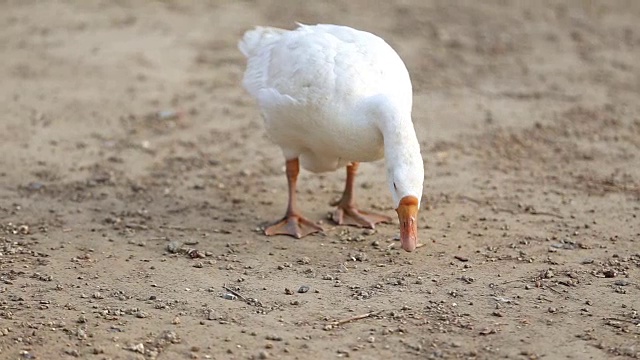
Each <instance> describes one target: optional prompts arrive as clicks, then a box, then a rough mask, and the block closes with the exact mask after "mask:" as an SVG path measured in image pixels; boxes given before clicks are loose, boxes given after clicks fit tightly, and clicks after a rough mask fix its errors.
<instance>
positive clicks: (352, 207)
mask: <svg viewBox="0 0 640 360" xmlns="http://www.w3.org/2000/svg"><path fill="white" fill-rule="evenodd" d="M359 165H360V163H357V162H353V163H351V164H349V165H348V166H347V182H346V183H345V186H344V192H343V193H342V198H340V200H338V201H337V202H335V203H333V204H331V205H334V206H338V208H337V209H336V210H335V211H334V213H333V221H335V222H336V223H337V224H338V225H353V226H358V227H367V228H371V229H373V228H374V227H375V224H377V223H381V222H391V217H389V216H385V215H380V214H375V213H371V212H368V211H364V210H358V209H357V208H356V203H355V200H354V190H353V189H354V180H355V177H356V172H357V171H358V166H359Z"/></svg>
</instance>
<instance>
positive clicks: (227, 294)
mask: <svg viewBox="0 0 640 360" xmlns="http://www.w3.org/2000/svg"><path fill="white" fill-rule="evenodd" d="M222 297H223V298H224V299H225V300H235V299H237V298H238V297H237V296H235V295H233V294H231V293H226V294H224V295H223V296H222Z"/></svg>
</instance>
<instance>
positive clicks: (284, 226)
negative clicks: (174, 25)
mask: <svg viewBox="0 0 640 360" xmlns="http://www.w3.org/2000/svg"><path fill="white" fill-rule="evenodd" d="M299 172H300V163H299V162H298V159H297V158H296V159H293V160H287V182H288V184H289V203H288V205H287V212H286V214H285V215H284V218H282V220H280V221H278V222H277V223H275V224H273V225H271V226H269V227H267V228H266V229H265V230H264V233H265V235H268V236H271V235H289V236H293V237H295V238H298V239H300V238H301V237H303V236H307V235H309V234H313V233H315V232H319V231H322V228H321V227H320V226H318V225H316V223H314V222H313V221H311V220H309V219H307V218H305V217H303V216H302V215H300V214H299V213H298V211H297V209H296V183H297V181H298V173H299Z"/></svg>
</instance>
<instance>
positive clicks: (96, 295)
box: [93, 291, 104, 299]
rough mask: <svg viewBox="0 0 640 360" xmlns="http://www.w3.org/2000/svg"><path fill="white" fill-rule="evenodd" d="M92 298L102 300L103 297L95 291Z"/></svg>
mask: <svg viewBox="0 0 640 360" xmlns="http://www.w3.org/2000/svg"><path fill="white" fill-rule="evenodd" d="M93 298H94V299H104V296H103V295H102V294H101V293H100V292H99V291H96V292H94V293H93Z"/></svg>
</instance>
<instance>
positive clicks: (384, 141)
mask: <svg viewBox="0 0 640 360" xmlns="http://www.w3.org/2000/svg"><path fill="white" fill-rule="evenodd" d="M238 47H239V49H240V51H241V52H242V53H243V54H244V55H245V56H246V57H247V59H248V64H247V70H246V72H245V75H244V80H243V85H244V87H245V88H246V90H247V91H248V92H249V94H251V95H252V96H253V97H254V98H255V99H256V100H257V102H258V105H259V107H260V110H261V113H262V117H263V119H264V122H265V127H266V130H267V133H268V135H269V136H270V138H271V139H272V140H273V141H274V142H275V143H276V144H278V145H279V146H280V147H281V148H282V152H283V154H284V157H285V159H286V173H287V180H288V184H289V203H288V207H287V211H286V215H285V217H284V218H283V219H282V220H280V221H279V222H277V223H275V224H273V225H271V226H269V227H267V228H266V229H265V234H266V235H276V234H285V235H291V236H294V237H296V238H300V237H303V236H305V235H308V234H311V233H314V232H318V231H322V228H321V227H320V226H318V225H317V224H316V223H314V222H312V221H310V220H308V219H306V218H305V217H303V216H302V215H300V213H299V212H298V211H297V208H296V180H297V177H298V172H299V164H301V165H302V167H303V168H305V169H307V170H310V171H312V172H325V171H332V170H336V169H338V168H340V167H342V166H346V168H347V181H346V185H345V189H344V193H343V195H342V198H341V199H340V200H339V201H338V202H337V203H335V204H334V205H337V209H336V211H335V212H334V214H333V220H334V221H335V222H336V223H338V224H347V225H355V226H361V227H370V228H373V227H374V225H375V224H376V223H378V222H388V221H390V220H391V218H390V217H388V216H384V215H378V214H374V213H370V212H366V211H362V210H358V209H357V208H356V206H355V201H354V178H355V174H356V171H357V169H358V164H359V162H362V161H365V162H367V161H375V160H378V159H381V158H382V157H385V159H386V168H387V180H388V182H389V189H390V190H391V194H392V196H393V201H394V207H395V208H396V212H397V214H398V219H399V221H400V240H401V244H402V248H403V249H404V250H406V251H413V250H414V249H415V248H416V245H417V232H418V230H417V215H418V209H419V207H420V199H421V197H422V186H423V181H424V168H423V162H422V156H421V155H420V145H419V143H418V140H417V138H416V134H415V131H414V128H413V123H412V120H411V106H412V90H411V81H410V79H409V73H408V72H407V68H406V67H405V65H404V63H403V62H402V60H401V59H400V57H399V56H398V54H397V53H396V52H395V51H394V50H393V49H392V48H391V47H390V46H389V45H388V44H387V43H386V42H385V41H384V40H382V39H381V38H379V37H377V36H375V35H372V34H370V33H368V32H364V31H358V30H355V29H352V28H349V27H345V26H337V25H314V26H307V25H299V27H298V28H296V29H295V30H291V31H288V30H283V29H277V28H271V27H257V28H255V29H254V30H250V31H247V32H246V33H245V34H244V37H243V39H242V40H241V41H240V43H239V44H238Z"/></svg>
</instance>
